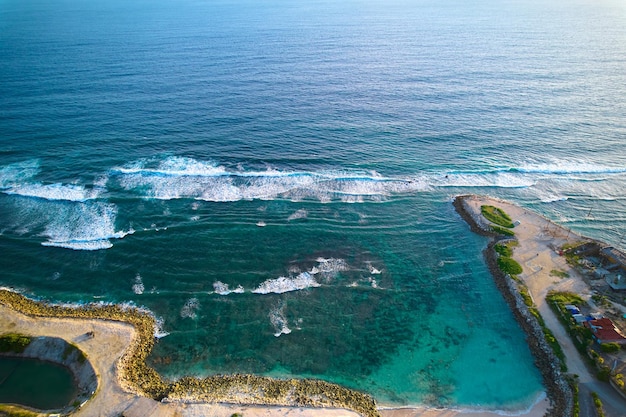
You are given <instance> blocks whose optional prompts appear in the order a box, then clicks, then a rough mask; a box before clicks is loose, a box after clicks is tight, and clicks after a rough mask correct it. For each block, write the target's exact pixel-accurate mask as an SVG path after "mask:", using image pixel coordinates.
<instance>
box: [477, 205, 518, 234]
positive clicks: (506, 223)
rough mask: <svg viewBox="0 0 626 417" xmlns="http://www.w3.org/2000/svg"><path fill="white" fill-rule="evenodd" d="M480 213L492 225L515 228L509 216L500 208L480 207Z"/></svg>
mask: <svg viewBox="0 0 626 417" xmlns="http://www.w3.org/2000/svg"><path fill="white" fill-rule="evenodd" d="M480 212H481V213H482V215H483V216H484V217H485V218H486V219H487V220H489V221H490V222H491V223H495V224H497V225H499V226H503V227H506V228H508V229H512V228H513V227H515V225H514V224H513V222H512V221H511V218H510V217H509V215H508V214H506V213H505V212H504V211H503V210H502V209H500V208H498V207H494V206H488V205H483V206H480Z"/></svg>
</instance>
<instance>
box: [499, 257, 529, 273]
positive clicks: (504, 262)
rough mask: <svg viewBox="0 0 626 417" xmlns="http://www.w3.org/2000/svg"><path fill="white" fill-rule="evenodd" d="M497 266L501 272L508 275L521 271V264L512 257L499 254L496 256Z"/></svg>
mask: <svg viewBox="0 0 626 417" xmlns="http://www.w3.org/2000/svg"><path fill="white" fill-rule="evenodd" d="M498 267H499V268H500V270H501V271H502V272H504V273H505V274H509V275H519V274H521V273H522V271H523V269H522V266H521V265H520V264H519V263H517V261H516V260H515V259H513V258H509V257H506V256H501V257H499V258H498Z"/></svg>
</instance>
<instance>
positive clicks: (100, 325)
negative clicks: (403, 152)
mask: <svg viewBox="0 0 626 417" xmlns="http://www.w3.org/2000/svg"><path fill="white" fill-rule="evenodd" d="M466 204H467V208H468V209H469V210H470V211H471V212H473V214H472V215H473V216H474V217H475V220H476V221H478V222H483V225H484V226H485V227H488V223H487V222H486V220H485V219H484V218H482V216H480V207H481V205H484V204H487V205H494V206H496V207H500V208H502V209H503V210H504V211H505V212H506V213H507V214H509V216H510V217H511V218H512V219H513V220H514V221H518V222H519V225H517V226H516V227H515V229H514V231H515V235H516V238H517V239H518V241H519V246H517V247H516V248H515V251H514V255H513V257H514V258H515V259H516V260H517V261H518V262H519V263H520V264H521V265H522V266H523V268H524V272H523V273H522V274H521V275H520V278H521V279H523V281H524V283H525V284H526V285H527V286H528V288H529V290H530V292H531V294H532V297H533V299H534V300H535V303H536V304H537V306H538V308H539V310H540V312H541V313H542V315H543V316H544V318H545V319H546V322H547V324H548V326H549V327H550V328H551V329H552V328H553V327H554V330H555V332H557V331H558V329H559V328H560V325H559V323H558V322H557V321H556V318H554V316H553V314H552V313H551V311H550V309H549V308H548V307H547V305H546V303H545V300H544V298H545V294H546V293H547V292H548V291H549V290H551V289H558V290H570V291H575V292H577V293H580V294H582V295H589V293H590V291H589V288H588V287H587V285H586V284H585V282H584V281H583V280H582V279H581V277H580V276H578V274H577V273H576V271H574V270H572V268H570V266H569V265H568V264H567V263H566V261H565V259H564V258H563V257H562V256H560V255H559V254H558V252H557V250H555V248H558V247H560V246H562V245H563V244H565V243H567V242H575V241H578V240H580V239H581V237H580V236H578V235H576V234H574V233H572V232H570V231H568V230H567V229H564V228H562V227H560V226H558V225H556V224H554V223H551V222H549V221H548V220H546V219H545V218H543V217H542V216H540V215H537V214H536V213H533V212H531V211H529V210H525V209H523V208H521V207H518V206H515V205H513V204H510V203H507V202H505V201H500V200H496V199H493V198H488V197H478V196H472V197H468V198H467V199H466ZM552 270H561V271H566V272H568V273H569V274H570V275H569V276H570V277H569V278H567V279H562V278H557V277H554V276H553V275H552V274H551V273H550V272H551V271H552ZM0 317H2V320H0V332H9V331H11V332H21V333H25V334H29V335H33V336H54V337H62V338H64V339H66V340H67V341H69V342H72V343H74V344H76V345H77V346H79V347H80V348H81V349H82V350H83V351H84V352H85V353H86V355H87V357H88V358H89V360H90V361H91V363H92V365H93V367H94V369H95V370H96V373H97V375H98V378H99V388H98V390H97V392H96V395H95V396H94V397H93V398H92V399H91V400H90V401H88V402H87V403H86V404H84V406H83V407H82V408H80V410H78V411H77V412H76V414H75V415H77V416H85V417H88V416H115V415H120V414H121V413H123V414H124V415H125V416H144V415H152V416H193V417H196V416H198V417H199V416H206V415H211V416H216V417H222V416H224V417H229V416H231V415H232V414H233V413H240V414H242V415H244V416H254V417H261V416H263V417H279V416H281V417H282V416H285V417H286V416H294V417H295V416H298V417H308V416H334V417H339V416H346V417H348V416H357V415H358V414H357V413H355V412H353V411H350V410H343V409H319V408H303V407H279V406H245V405H228V404H206V403H180V402H170V403H162V402H158V401H155V400H152V399H148V398H145V397H141V396H139V395H136V394H133V393H130V392H128V390H125V389H124V388H123V387H122V386H121V385H120V381H119V378H118V375H117V365H116V364H117V361H118V360H119V358H120V357H121V356H122V354H123V352H124V349H126V347H127V346H128V345H129V344H130V343H131V341H132V339H133V338H134V337H136V334H135V331H134V329H133V327H132V326H130V325H126V324H123V323H119V322H113V321H104V320H83V319H60V318H31V317H27V316H24V315H23V314H20V313H17V312H15V311H13V310H11V309H9V308H7V307H6V306H3V305H0ZM87 332H94V334H95V336H94V337H93V338H90V339H86V338H84V337H83V336H84V334H85V333H87ZM557 336H558V334H557ZM564 348H565V349H566V354H567V357H568V366H569V367H570V370H571V371H572V372H575V373H577V374H578V375H580V376H581V380H582V381H588V380H589V381H591V380H592V379H593V378H592V376H591V375H589V373H588V371H587V370H586V368H585V366H584V364H582V362H581V361H580V360H578V361H577V358H578V359H579V357H578V354H577V352H575V351H573V352H570V351H568V349H569V348H568V347H567V346H564ZM579 362H580V363H579ZM549 405H550V404H549V401H548V399H547V398H545V395H544V396H543V397H541V398H540V399H539V400H538V401H537V402H536V403H535V404H534V405H533V406H532V407H531V408H530V409H529V410H525V411H520V412H517V413H505V412H502V411H500V412H496V411H480V410H457V409H440V408H427V407H417V408H398V409H387V408H381V409H379V412H380V414H381V415H382V416H384V417H418V416H421V417H452V416H473V417H490V416H496V415H518V416H527V417H540V416H543V415H545V413H546V411H547V410H548V408H549Z"/></svg>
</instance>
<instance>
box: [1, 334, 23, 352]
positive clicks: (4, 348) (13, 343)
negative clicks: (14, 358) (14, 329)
mask: <svg viewBox="0 0 626 417" xmlns="http://www.w3.org/2000/svg"><path fill="white" fill-rule="evenodd" d="M29 344H30V337H28V336H25V335H23V334H18V333H7V334H5V335H2V336H0V352H12V353H22V352H24V349H26V346H28V345H29Z"/></svg>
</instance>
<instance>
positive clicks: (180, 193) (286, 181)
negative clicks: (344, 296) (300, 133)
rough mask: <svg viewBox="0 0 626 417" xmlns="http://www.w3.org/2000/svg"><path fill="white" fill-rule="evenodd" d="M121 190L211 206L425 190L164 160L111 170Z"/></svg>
mask: <svg viewBox="0 0 626 417" xmlns="http://www.w3.org/2000/svg"><path fill="white" fill-rule="evenodd" d="M113 173H114V174H116V175H117V176H118V180H119V184H120V185H121V186H122V188H124V189H126V190H129V191H134V192H139V193H140V194H142V195H144V196H145V197H149V198H155V199H162V200H170V199H178V198H194V199H198V200H205V201H212V202H230V201H239V200H255V199H261V200H263V199H268V200H269V199H275V198H285V199H291V200H308V199H312V200H319V201H323V202H328V201H334V200H339V201H353V200H355V198H356V199H361V198H364V197H369V198H373V199H377V198H383V197H386V196H390V195H392V194H394V193H403V192H411V191H420V190H423V189H425V188H427V187H426V186H425V185H424V184H422V183H420V182H419V181H414V180H405V179H396V178H387V177H383V176H381V175H379V174H378V173H376V172H375V171H371V172H364V171H347V170H342V171H341V170H340V171H320V172H307V171H280V170H276V169H273V168H268V169H267V170H265V171H244V170H228V169H226V168H225V167H222V166H218V165H217V164H216V163H213V162H201V161H197V160H195V159H191V158H182V157H169V158H166V159H164V160H162V161H159V160H143V161H138V162H134V163H132V164H130V165H128V166H126V167H121V168H115V169H114V170H113Z"/></svg>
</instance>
